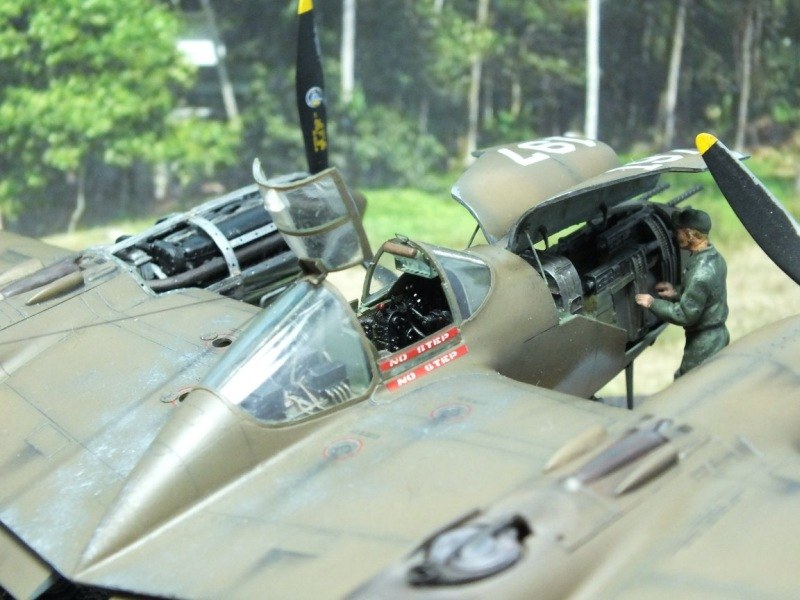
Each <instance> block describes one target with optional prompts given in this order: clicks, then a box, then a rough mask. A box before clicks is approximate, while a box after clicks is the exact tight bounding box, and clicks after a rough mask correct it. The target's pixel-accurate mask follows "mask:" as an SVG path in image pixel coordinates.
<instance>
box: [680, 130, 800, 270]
mask: <svg viewBox="0 0 800 600" xmlns="http://www.w3.org/2000/svg"><path fill="white" fill-rule="evenodd" d="M696 144H697V149H698V150H699V151H700V154H702V155H703V159H704V160H705V161H706V165H708V170H709V171H710V172H711V174H712V175H713V176H714V180H715V181H716V182H717V186H718V187H719V189H720V191H721V192H722V195H723V196H725V199H726V200H727V201H728V204H730V205H731V208H732V209H733V212H735V213H736V216H737V217H739V220H740V221H741V222H742V224H743V225H744V227H745V229H747V231H748V232H749V233H750V235H751V236H752V237H753V239H754V240H755V241H756V243H757V244H758V245H759V246H761V249H762V250H763V251H764V252H765V253H766V254H767V256H769V257H770V258H771V259H772V260H773V262H774V263H775V264H776V265H778V267H780V269H781V270H782V271H783V272H784V273H786V274H787V275H788V276H789V277H791V278H792V279H793V280H794V282H795V283H798V284H800V226H798V223H797V221H796V220H795V219H794V217H792V215H791V214H789V213H788V212H787V211H786V209H785V208H784V207H783V205H782V204H781V203H780V202H779V201H778V199H777V198H775V196H773V195H772V193H771V192H770V191H769V190H768V189H767V188H766V187H765V186H764V184H763V183H761V181H759V180H758V178H756V176H755V175H753V173H752V172H751V171H750V169H748V168H747V167H746V166H744V164H743V163H742V161H740V160H739V159H737V158H736V157H735V156H734V155H733V154H732V153H731V151H730V150H729V149H728V148H726V147H725V145H724V144H723V143H722V142H720V141H719V140H718V139H717V138H716V137H714V136H713V135H711V134H710V133H701V134H699V135H698V136H697V139H696Z"/></svg>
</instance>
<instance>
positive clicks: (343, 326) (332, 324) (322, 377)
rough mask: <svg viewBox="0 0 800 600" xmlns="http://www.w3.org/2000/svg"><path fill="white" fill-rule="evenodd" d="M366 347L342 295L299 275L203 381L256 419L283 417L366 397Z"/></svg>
mask: <svg viewBox="0 0 800 600" xmlns="http://www.w3.org/2000/svg"><path fill="white" fill-rule="evenodd" d="M372 377H373V361H372V359H371V353H370V352H369V351H368V349H367V347H366V342H365V340H364V338H363V335H362V334H361V332H360V330H359V328H358V326H357V324H356V322H355V317H354V315H353V313H352V311H351V310H350V308H349V306H348V305H347V303H346V302H345V301H344V300H343V299H342V298H341V297H339V296H338V294H336V293H335V292H333V291H332V290H331V289H330V288H329V287H328V286H327V285H313V284H311V283H310V282H308V281H301V282H299V283H298V284H296V285H295V286H293V287H291V288H290V289H289V290H288V291H287V292H286V293H284V294H283V295H282V296H280V297H279V298H278V299H277V300H276V301H275V302H274V303H273V304H271V305H270V306H269V307H267V308H266V309H265V310H264V312H263V313H261V315H260V316H259V317H258V318H257V319H256V320H255V321H253V323H252V324H251V325H250V326H249V328H248V329H247V331H246V332H245V333H244V334H243V335H242V336H241V337H240V338H239V339H238V340H236V342H235V343H234V344H233V345H232V346H231V348H230V349H229V351H228V353H227V354H226V356H225V358H224V359H223V360H222V361H221V362H220V363H219V364H218V365H217V366H216V367H215V368H214V370H213V371H212V372H211V373H209V375H208V377H207V378H206V381H205V382H204V386H205V387H208V388H209V389H212V390H214V391H215V392H217V393H218V394H219V395H220V396H221V397H223V398H225V399H227V400H228V401H229V402H231V403H232V404H235V405H237V406H239V407H240V408H242V409H243V410H245V411H247V412H248V413H250V414H251V415H252V416H254V417H256V418H257V419H259V420H260V421H264V422H266V423H269V424H273V425H280V424H288V423H292V422H295V421H299V420H302V419H305V418H307V417H310V416H312V415H315V414H318V413H321V412H323V411H327V410H330V409H333V408H335V407H337V406H339V405H341V404H344V403H346V402H348V401H350V400H354V399H357V398H361V397H363V396H364V395H365V394H366V392H367V391H368V390H369V388H370V386H371V383H372Z"/></svg>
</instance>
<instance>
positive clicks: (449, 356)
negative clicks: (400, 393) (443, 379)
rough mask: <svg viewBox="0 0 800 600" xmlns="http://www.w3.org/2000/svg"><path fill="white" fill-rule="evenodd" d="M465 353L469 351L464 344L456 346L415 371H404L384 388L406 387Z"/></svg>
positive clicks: (392, 389)
mask: <svg viewBox="0 0 800 600" xmlns="http://www.w3.org/2000/svg"><path fill="white" fill-rule="evenodd" d="M467 352H469V350H467V345H466V344H461V345H460V346H456V347H455V348H453V349H452V350H450V351H449V352H445V353H444V354H440V355H439V356H437V357H436V358H432V359H430V360H429V361H427V362H424V363H422V364H421V365H419V366H418V367H416V368H415V369H412V370H410V371H406V372H405V373H403V374H402V375H398V376H397V377H395V378H394V379H390V380H389V381H387V382H386V387H387V388H389V390H391V391H395V390H398V389H400V388H401V387H403V386H405V385H408V384H409V383H411V382H412V381H416V380H417V379H419V378H420V377H422V376H423V375H427V374H428V373H432V372H433V371H435V370H436V369H438V368H440V367H443V366H445V365H446V364H448V363H451V362H453V361H454V360H456V359H457V358H461V357H462V356H464V355H465V354H467Z"/></svg>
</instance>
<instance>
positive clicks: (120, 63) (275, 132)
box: [0, 0, 800, 234]
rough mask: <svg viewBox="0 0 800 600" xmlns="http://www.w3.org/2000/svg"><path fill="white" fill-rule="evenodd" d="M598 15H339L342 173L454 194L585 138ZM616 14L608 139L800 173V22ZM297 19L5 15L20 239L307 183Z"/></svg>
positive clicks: (575, 6) (423, 11)
mask: <svg viewBox="0 0 800 600" xmlns="http://www.w3.org/2000/svg"><path fill="white" fill-rule="evenodd" d="M590 4H591V2H590V0H396V1H394V2H363V1H362V2H357V0H317V1H316V3H315V13H316V18H317V27H318V30H319V33H320V41H321V46H322V53H323V57H324V66H325V72H326V88H327V89H326V92H327V96H328V105H329V108H328V115H329V119H330V121H331V122H330V138H331V151H332V154H331V162H332V164H336V165H337V166H339V167H340V168H341V169H342V170H343V171H344V172H345V175H346V177H347V178H348V180H349V181H350V182H351V183H352V184H354V185H357V186H365V187H383V186H411V187H417V188H423V189H428V190H434V191H439V190H441V191H443V190H445V189H446V188H447V185H448V184H449V182H452V181H453V174H454V172H458V171H459V170H460V169H462V168H463V167H464V165H465V164H468V163H469V160H470V152H471V151H472V150H474V149H475V148H476V147H484V146H490V145H494V144H498V143H508V142H514V141H522V140H524V139H526V138H531V137H537V136H546V135H553V134H562V133H564V132H568V131H572V132H581V131H583V130H584V122H585V121H584V119H585V117H586V114H587V106H586V104H587V101H586V97H587V96H586V92H585V90H586V86H587V75H586V73H587V60H586V56H587V41H588V42H591V40H587V35H586V31H587V16H588V15H587V12H588V10H589V5H590ZM598 4H599V10H600V14H599V18H600V33H599V38H598V40H597V44H598V49H599V62H600V75H599V98H598V100H597V103H598V105H597V106H596V109H597V115H598V118H597V135H598V137H599V138H600V139H602V140H604V141H606V142H608V143H610V144H611V145H612V146H614V147H615V148H616V149H617V150H618V151H619V152H621V153H628V152H633V153H636V154H641V153H643V152H647V151H651V150H660V149H662V148H663V147H664V146H672V145H674V146H679V147H687V146H691V145H692V143H693V139H694V134H695V133H696V132H697V131H700V130H711V131H713V132H714V133H716V134H717V135H719V136H720V137H722V138H723V139H726V140H730V141H731V145H738V146H740V147H742V148H747V149H749V150H751V151H752V150H754V149H756V148H757V147H758V146H760V145H765V146H771V147H776V148H779V149H781V153H780V156H781V157H782V159H781V160H785V161H786V162H787V165H790V166H787V168H792V169H793V168H794V167H793V165H794V164H795V163H797V162H800V161H797V160H796V157H797V155H798V153H800V104H799V103H798V95H800V66H799V65H800V60H798V59H800V56H798V43H800V0H648V1H647V2H622V1H621V0H602V1H601V2H599V3H598ZM295 13H296V3H295V2H294V1H293V0H286V1H285V2H276V1H275V0H224V1H223V0H192V1H189V0H180V1H179V0H160V1H159V0H127V1H126V2H119V1H118V0H4V2H2V3H0V213H2V217H3V221H4V225H5V226H7V227H10V228H14V229H17V230H20V231H23V232H26V233H33V234H43V233H47V232H51V231H54V230H59V229H64V228H66V227H67V226H68V225H73V226H74V225H75V224H77V223H78V221H79V220H80V219H82V222H83V223H92V222H99V221H102V220H104V219H110V218H118V217H120V216H131V215H134V216H135V215H141V214H147V213H149V212H152V211H153V210H154V208H155V205H156V204H160V206H161V207H165V206H166V207H168V206H171V205H172V204H174V205H175V206H176V207H177V206H185V205H186V203H189V204H195V203H198V202H199V201H200V200H202V199H204V198H205V197H208V196H209V195H212V194H215V193H220V192H222V191H224V190H230V189H234V188H236V187H239V186H242V185H246V184H249V183H250V182H251V175H250V164H251V162H252V159H253V158H254V157H256V156H258V157H259V158H260V159H261V160H262V162H263V164H264V166H265V169H266V170H267V171H268V173H281V172H286V171H293V170H302V169H303V168H304V159H303V145H302V142H301V138H300V132H299V127H298V125H297V111H296V107H295V105H294V60H295V36H296V32H297V27H296V22H295V18H296V17H295ZM348 23H351V24H354V25H353V26H348V25H347V24H348ZM203 40H205V42H206V45H205V46H202V44H201V42H203ZM208 40H211V43H210V48H211V51H210V54H209V52H208V48H209V43H208ZM204 48H205V55H203V52H204V50H203V49H204ZM187 49H188V51H187ZM182 50H183V51H182ZM443 175H447V178H445V177H443ZM445 182H447V183H445Z"/></svg>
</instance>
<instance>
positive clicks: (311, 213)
mask: <svg viewBox="0 0 800 600" xmlns="http://www.w3.org/2000/svg"><path fill="white" fill-rule="evenodd" d="M253 176H254V177H255V179H256V182H257V183H258V186H259V188H260V189H261V193H262V195H263V196H264V203H265V205H266V207H267V211H268V212H269V213H270V215H272V219H273V221H274V222H275V225H276V226H277V228H278V230H279V231H280V232H281V233H282V234H283V237H284V239H285V240H286V243H287V244H289V247H290V248H291V249H292V251H293V252H294V253H295V254H296V255H297V257H298V258H299V259H300V260H301V261H304V262H305V263H307V264H314V265H316V267H317V269H318V270H319V271H321V272H331V271H340V270H342V269H346V268H348V267H352V266H355V265H357V264H359V263H361V262H362V261H364V260H365V259H368V258H369V257H370V255H371V253H370V249H369V242H368V241H367V236H366V234H365V233H364V228H363V226H362V224H361V215H360V214H359V212H358V207H357V206H356V202H355V200H354V199H353V197H352V195H351V194H350V191H349V189H348V188H347V185H345V183H344V180H343V179H342V176H341V175H340V174H339V172H338V171H337V170H336V169H335V168H331V169H326V170H324V171H321V172H320V173H316V174H314V175H309V176H306V177H302V176H297V175H294V176H289V177H283V178H275V179H267V177H266V176H265V175H264V172H263V171H262V170H261V164H260V163H259V162H258V161H256V162H254V164H253Z"/></svg>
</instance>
